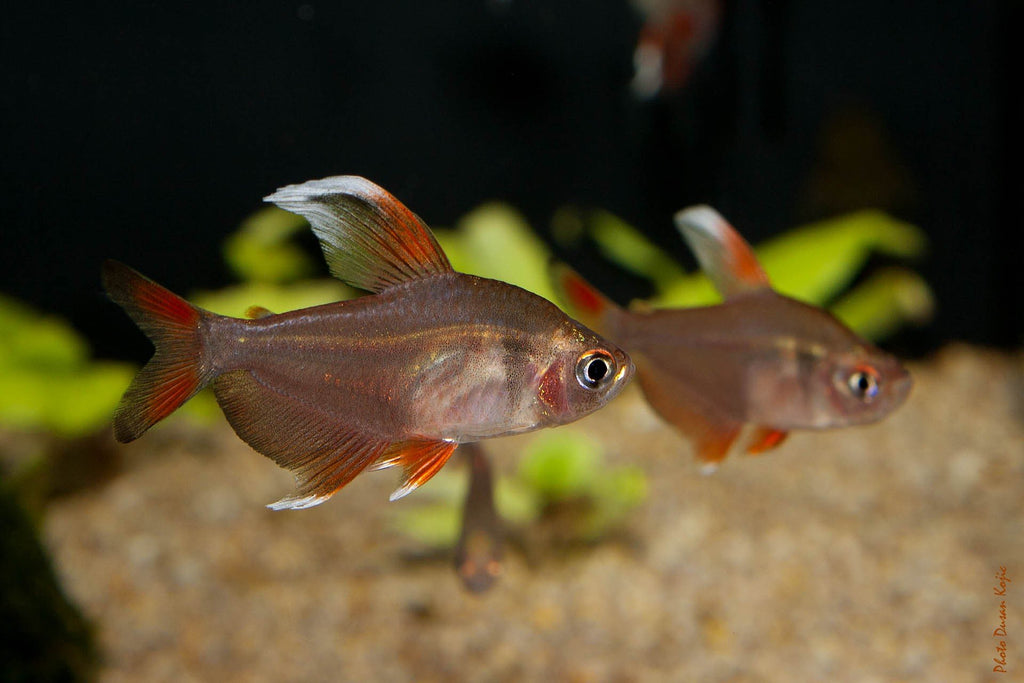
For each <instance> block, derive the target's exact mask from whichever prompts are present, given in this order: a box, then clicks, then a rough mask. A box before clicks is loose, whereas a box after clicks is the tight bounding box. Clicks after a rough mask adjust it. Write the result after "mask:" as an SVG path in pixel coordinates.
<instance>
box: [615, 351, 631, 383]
mask: <svg viewBox="0 0 1024 683" xmlns="http://www.w3.org/2000/svg"><path fill="white" fill-rule="evenodd" d="M619 355H620V358H619V369H618V371H617V372H616V373H615V378H614V380H613V382H612V384H613V386H617V387H619V388H621V387H622V386H624V385H625V384H626V382H628V381H629V380H630V379H631V378H632V377H633V373H634V372H636V366H635V365H634V364H633V359H632V358H630V357H629V356H627V355H626V353H625V352H624V351H619Z"/></svg>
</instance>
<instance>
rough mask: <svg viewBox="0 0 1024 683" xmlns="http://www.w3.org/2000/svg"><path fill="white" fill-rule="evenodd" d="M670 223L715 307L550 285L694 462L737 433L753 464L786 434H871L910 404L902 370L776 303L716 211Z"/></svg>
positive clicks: (822, 321)
mask: <svg viewBox="0 0 1024 683" xmlns="http://www.w3.org/2000/svg"><path fill="white" fill-rule="evenodd" d="M675 221H676V226H677V227H678V228H679V230H680V231H681V232H682V234H683V237H684V238H685V239H686V241H687V242H688V243H689V245H690V247H691V249H693V251H694V252H695V253H696V255H697V259H698V261H699V262H700V264H701V267H702V268H703V269H704V271H705V272H706V273H707V274H708V276H709V277H710V278H711V280H712V282H713V283H714V285H715V287H716V288H717V289H718V290H719V292H720V293H721V294H722V295H723V297H724V299H725V301H724V302H723V303H722V304H718V305H714V306H707V307H702V308H690V309H666V310H636V311H629V310H624V309H622V308H619V307H618V306H616V305H615V304H613V303H612V302H610V301H609V300H608V299H607V298H605V297H604V296H603V295H601V294H600V293H599V292H598V291H597V290H595V289H594V288H593V287H591V286H590V285H589V284H588V283H586V282H585V281H584V280H583V279H582V278H581V277H580V276H579V275H577V274H576V273H574V272H572V271H571V270H569V269H568V268H559V269H558V271H557V273H556V276H557V277H556V279H557V280H558V284H559V286H560V288H561V289H562V291H563V293H564V295H565V297H566V299H567V300H568V301H570V302H571V303H572V304H573V306H574V307H575V308H576V309H577V310H578V311H579V314H580V319H581V320H582V321H584V322H585V323H586V324H588V325H590V326H591V327H592V328H593V329H595V330H597V331H598V332H599V333H601V334H605V335H607V337H608V338H609V339H613V340H614V341H615V342H616V343H618V344H621V345H622V348H624V349H626V351H627V352H628V353H629V354H630V356H631V357H632V358H633V361H634V362H635V363H636V367H637V377H638V378H639V381H640V386H641V388H642V389H643V392H644V396H645V397H646V398H647V402H648V403H649V404H650V405H651V407H653V408H654V409H655V411H657V412H658V413H659V414H660V415H661V416H662V417H663V418H665V420H667V421H668V422H670V423H671V424H672V425H673V426H675V427H676V428H677V429H678V430H679V431H680V432H682V433H683V435H685V436H687V437H689V438H690V439H691V440H692V442H693V444H694V446H695V448H696V451H697V455H698V457H699V458H700V459H701V460H702V461H704V462H706V463H716V462H718V461H720V460H722V459H723V458H725V457H726V455H728V453H729V451H730V450H731V448H732V446H733V444H734V443H737V440H738V438H739V437H740V435H741V432H744V429H743V428H744V427H745V426H752V427H753V429H752V430H748V431H747V432H746V433H745V436H744V439H743V440H742V445H743V447H744V448H745V449H746V450H747V451H748V452H750V453H759V452H762V451H765V450H768V449H770V448H774V447H775V446H777V445H778V444H779V443H781V442H782V440H783V439H784V438H785V437H786V434H787V432H789V431H790V430H792V429H824V428H829V427H843V426H847V425H855V424H864V423H868V422H874V421H876V420H879V419H881V418H883V417H885V416H886V415H888V414H889V413H890V412H892V411H893V410H894V409H895V408H896V407H897V406H899V405H900V404H901V403H902V402H903V400H904V399H905V398H906V397H907V394H908V393H909V391H910V386H911V380H910V376H909V374H908V373H907V372H906V370H904V369H903V368H902V367H901V366H900V363H899V361H897V360H896V359H895V358H894V357H893V356H891V355H889V354H887V353H885V352H883V351H881V350H879V349H877V348H875V347H874V346H872V345H871V344H869V343H868V342H866V341H864V340H863V339H861V338H860V337H858V336H857V335H856V334H854V333H853V332H852V331H851V330H849V329H848V328H847V327H846V326H845V325H843V324H842V323H840V322H839V321H838V320H836V318H835V317H833V316H832V315H831V314H830V313H828V312H827V311H824V310H822V309H820V308H816V307H814V306H810V305H808V304H805V303H802V302H800V301H797V300H795V299H791V298H789V297H786V296H783V295H781V294H779V293H778V292H776V291H774V290H773V289H772V288H771V285H770V284H769V282H768V277H767V276H766V275H765V273H764V271H763V270H762V269H761V266H760V264H759V263H758V262H757V259H756V258H755V257H754V254H753V251H752V250H751V249H750V246H749V245H748V244H747V243H746V242H745V241H744V240H743V238H742V237H740V236H739V234H737V233H736V231H735V230H734V229H733V228H732V226H730V225H729V223H727V222H726V221H725V219H724V218H722V217H721V216H720V215H719V214H718V213H717V212H716V211H714V210H713V209H711V208H709V207H706V206H699V207H694V208H691V209H687V210H684V211H680V212H679V213H678V214H676V217H675Z"/></svg>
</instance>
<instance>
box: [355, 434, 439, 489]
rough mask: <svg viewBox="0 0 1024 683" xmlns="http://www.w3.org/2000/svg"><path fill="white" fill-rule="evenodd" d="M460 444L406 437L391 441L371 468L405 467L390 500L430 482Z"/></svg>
mask: <svg viewBox="0 0 1024 683" xmlns="http://www.w3.org/2000/svg"><path fill="white" fill-rule="evenodd" d="M458 445H459V444H458V443H456V442H454V441H402V442H399V443H394V444H391V445H390V446H388V447H387V449H386V450H385V451H384V453H383V454H382V455H381V456H380V457H379V458H378V459H377V461H376V462H375V463H374V464H373V467H371V468H370V469H371V470H383V469H387V468H389V467H399V466H400V467H401V468H402V469H403V472H402V483H401V485H400V486H399V487H398V488H397V489H395V490H394V492H392V494H391V497H390V500H398V499H399V498H404V497H405V496H407V495H409V494H410V493H412V492H413V491H415V490H416V489H417V488H419V487H420V486H422V485H423V484H425V483H427V481H429V480H430V478H431V477H433V476H434V475H435V474H437V473H438V471H439V470H440V469H441V468H442V467H444V464H445V463H446V462H448V458H450V457H451V455H452V453H453V452H454V451H455V448H456V447H457V446H458Z"/></svg>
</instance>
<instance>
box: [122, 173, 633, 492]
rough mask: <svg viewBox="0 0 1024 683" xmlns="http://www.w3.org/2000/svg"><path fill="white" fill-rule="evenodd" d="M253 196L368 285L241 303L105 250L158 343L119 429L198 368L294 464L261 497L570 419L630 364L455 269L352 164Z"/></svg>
mask: <svg viewBox="0 0 1024 683" xmlns="http://www.w3.org/2000/svg"><path fill="white" fill-rule="evenodd" d="M266 200H267V201H270V202H273V203H275V204H277V205H278V206H281V207H282V208H285V209H287V210H289V211H292V212H294V213H297V214H300V215H302V216H304V217H306V218H307V219H308V220H309V222H310V224H311V225H312V227H313V231H314V232H315V233H316V236H317V238H318V239H319V240H320V244H321V247H322V249H323V252H324V256H325V258H326V260H327V263H328V265H329V267H330V270H331V273H332V274H333V275H334V276H336V277H338V278H340V279H341V280H344V281H345V282H348V283H349V284H351V285H353V286H355V287H359V288H360V289H365V290H368V291H370V292H373V294H371V295H368V296H364V297H359V298H356V299H353V300H350V301H343V302H338V303H333V304H327V305H323V306H315V307H312V308H306V309H301V310H297V311H292V312H289V313H281V314H279V315H274V314H271V313H270V312H269V311H265V310H262V309H256V311H255V312H254V314H253V315H254V316H255V318H254V319H248V320H246V319H239V318H230V317H225V316H220V315H216V314H214V313H211V312H209V311H205V310H202V309H199V308H197V307H195V306H192V305H191V304H189V303H188V302H186V301H185V300H184V299H182V298H180V297H178V296H176V295H175V294H172V293H171V292H170V291H168V290H167V289H164V288H163V287H161V286H160V285H158V284H156V283H154V282H152V281H150V280H148V279H146V278H144V277H143V276H141V275H139V274H138V273H136V272H135V271H133V270H132V269H130V268H128V267H127V266H124V265H122V264H120V263H117V262H114V261H107V262H106V263H105V264H104V266H103V284H104V287H105V288H106V290H107V292H108V294H109V295H110V297H111V299H113V300H114V301H115V302H116V303H118V304H119V305H120V306H122V307H123V308H124V309H125V311H126V312H127V313H128V315H129V316H131V318H132V319H133V320H134V321H135V322H136V324H137V325H138V326H139V327H140V328H141V329H142V331H143V332H145V333H146V335H147V336H148V337H149V338H150V339H151V340H152V342H153V344H154V346H155V347H156V351H155V354H154V355H153V358H152V359H151V360H150V361H149V363H148V364H147V365H146V366H145V367H143V369H142V370H141V371H140V372H139V374H138V376H136V377H135V379H134V381H133V382H132V383H131V385H130V386H129V387H128V390H127V392H126V393H125V395H124V398H123V399H122V401H121V404H120V406H119V407H118V409H117V411H116V413H115V416H114V435H115V436H116V438H117V439H118V440H119V441H122V442H128V441H132V440H133V439H137V438H138V437H140V436H141V435H142V434H143V433H144V432H145V431H146V430H147V429H149V428H150V427H151V426H152V425H154V424H155V423H157V422H159V421H160V420H161V419H163V418H165V417H167V416H168V415H170V414H171V413H172V412H173V411H174V410H175V409H177V408H178V407H179V406H180V405H181V404H182V403H184V402H185V401H187V400H188V399H189V398H190V397H191V396H193V395H194V394H195V393H196V392H197V391H199V390H200V389H201V388H203V387H204V386H206V385H208V384H210V383H212V384H213V388H214V392H215V394H216V397H217V402H218V403H219V404H220V406H221V409H222V410H223V411H224V414H225V416H226V417H227V419H228V422H229V423H230V424H231V426H232V427H233V428H234V430H235V432H236V433H237V434H238V436H239V437H241V438H242V439H243V440H244V441H245V442H246V443H248V444H249V445H250V446H252V447H253V448H254V449H255V450H257V451H259V452H260V453H262V454H264V455H266V456H267V457H269V458H271V459H272V460H274V461H275V462H276V463H277V464H279V465H280V466H282V467H284V468H286V469H288V470H290V471H292V472H293V473H294V475H295V477H296V480H297V482H298V489H297V491H296V492H295V493H294V494H293V495H291V496H288V497H286V498H283V499H282V500H280V501H278V502H277V503H274V504H273V505H271V506H270V507H271V508H274V509H282V508H307V507H311V506H313V505H317V504H319V503H322V502H323V501H325V500H327V499H328V498H329V497H330V496H331V495H332V494H333V493H335V492H336V491H337V490H338V489H340V488H341V487H343V486H345V485H346V484H347V483H348V482H349V481H351V480H352V479H353V478H354V477H355V476H356V475H358V474H359V473H360V472H362V471H364V470H366V469H371V470H377V469H383V468H388V467H395V466H400V467H402V468H403V478H402V481H401V485H400V486H399V488H398V489H397V490H396V491H395V492H394V493H393V494H392V496H391V499H392V500H395V499H397V498H400V497H402V496H404V495H406V494H408V493H410V492H411V491H413V490H414V489H415V488H416V487H418V486H420V485H421V484H423V483H424V482H426V481H427V480H428V479H430V478H431V477H432V476H433V475H434V474H435V473H436V472H437V471H438V470H439V469H440V468H441V467H442V466H443V465H444V464H445V462H446V461H447V460H448V458H449V457H450V456H451V454H452V452H453V451H454V450H455V448H456V447H457V446H458V445H459V444H460V443H464V442H471V441H476V440H478V439H485V438H491V437H496V436H502V435H505V434H515V433H519V432H528V431H531V430H534V429H540V428H543V427H552V426H556V425H561V424H565V423H567V422H572V421H573V420H576V419H578V418H580V417H583V416H584V415H587V414H588V413H591V412H593V411H594V410H597V409H598V408H600V407H601V406H603V405H604V404H605V403H607V402H608V401H609V400H611V399H612V398H613V397H614V396H615V395H616V394H618V393H619V391H620V390H621V389H622V387H623V386H624V385H625V384H626V382H627V381H628V380H629V379H630V377H631V376H632V373H633V365H632V363H631V361H630V359H629V357H628V356H627V355H626V354H625V353H624V352H623V351H622V350H621V349H619V348H618V347H617V346H615V345H614V344H610V343H608V342H607V341H605V340H604V339H602V338H601V337H599V336H598V335H597V334H595V333H594V332H592V331H590V330H589V329H587V328H585V327H583V326H582V325H580V324H578V323H576V322H575V321H573V320H571V319H570V318H568V317H567V316H566V315H565V314H563V313H562V312H561V311H560V310H559V309H558V308H557V307H555V306H554V304H551V303H550V302H548V301H546V300H544V299H542V298H541V297H538V296H536V295H534V294H531V293H530V292H527V291H525V290H522V289H519V288H518V287H514V286H512V285H509V284H506V283H503V282H498V281H495V280H488V279H484V278H478V277H474V276H470V275H465V274H462V273H458V272H455V271H454V270H453V269H452V267H451V265H450V264H449V262H448V259H447V257H446V256H445V255H444V253H443V252H442V250H441V248H440V247H439V246H438V244H437V242H436V241H435V239H434V237H433V235H432V234H431V232H430V229H429V228H428V227H427V226H426V225H425V224H424V223H423V222H422V221H421V220H420V219H419V218H418V217H417V216H416V215H415V214H414V213H412V212H411V211H410V210H409V209H407V208H406V207H405V206H403V205H402V204H401V203H400V202H399V201H398V200H397V199H395V197H393V196H392V195H391V194H389V193H388V192H387V191H385V190H384V189H382V188H380V187H378V186H377V185H375V184H373V183H372V182H370V181H368V180H366V179H364V178H359V177H355V176H338V177H332V178H325V179H323V180H314V181H310V182H306V183H303V184H300V185H291V186H288V187H285V188H282V189H280V190H278V191H277V192H275V193H274V194H272V195H270V196H269V197H267V198H266Z"/></svg>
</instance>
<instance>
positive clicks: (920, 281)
mask: <svg viewBox="0 0 1024 683" xmlns="http://www.w3.org/2000/svg"><path fill="white" fill-rule="evenodd" d="M831 310H832V313H833V314H835V316H836V317H837V318H839V319H840V320H842V321H843V323H845V324H846V325H847V326H849V327H850V329H852V330H853V331H854V332H856V333H857V334H859V335H861V336H863V337H865V338H867V339H871V340H879V339H884V338H885V337H888V336H889V335H891V334H893V333H894V332H896V331H897V330H898V329H899V328H901V327H903V325H905V324H906V323H911V324H914V325H922V324H924V323H926V322H928V320H930V319H931V316H932V314H933V312H934V310H935V299H934V297H933V295H932V292H931V289H930V288H929V287H928V283H927V282H925V281H924V278H922V277H921V276H920V275H918V274H917V273H915V272H913V271H911V270H907V269H906V268H886V269H884V270H880V271H878V272H877V273H875V274H873V275H872V276H871V277H870V278H868V279H867V280H866V281H864V282H862V283H861V284H859V285H858V286H857V287H855V288H854V289H853V290H852V291H851V292H850V293H848V294H847V295H846V296H844V297H843V298H841V299H840V300H839V301H837V302H836V303H835V304H834V305H833V306H832V307H831Z"/></svg>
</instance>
